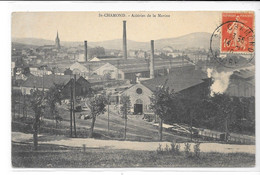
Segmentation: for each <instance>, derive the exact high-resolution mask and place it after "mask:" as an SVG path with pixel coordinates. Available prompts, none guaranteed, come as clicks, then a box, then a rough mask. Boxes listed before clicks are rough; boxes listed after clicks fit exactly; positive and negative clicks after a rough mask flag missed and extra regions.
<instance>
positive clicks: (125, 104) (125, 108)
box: [120, 95, 131, 139]
mask: <svg viewBox="0 0 260 175" xmlns="http://www.w3.org/2000/svg"><path fill="white" fill-rule="evenodd" d="M120 103H121V107H120V111H121V112H122V114H123V118H124V119H125V132H124V139H126V127H127V113H128V112H129V111H130V106H131V102H130V97H129V96H127V95H122V96H121V97H120Z"/></svg>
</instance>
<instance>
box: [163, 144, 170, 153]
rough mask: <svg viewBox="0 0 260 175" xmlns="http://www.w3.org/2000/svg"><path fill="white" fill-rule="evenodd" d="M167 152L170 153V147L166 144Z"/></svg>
mask: <svg viewBox="0 0 260 175" xmlns="http://www.w3.org/2000/svg"><path fill="white" fill-rule="evenodd" d="M164 150H165V152H170V148H169V146H168V145H167V144H166V146H165V149H164Z"/></svg>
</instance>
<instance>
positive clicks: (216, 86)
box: [207, 68, 233, 96]
mask: <svg viewBox="0 0 260 175" xmlns="http://www.w3.org/2000/svg"><path fill="white" fill-rule="evenodd" d="M207 73H208V77H209V78H212V80H213V84H212V85H211V87H210V95H211V96H213V94H214V93H221V94H222V93H224V92H225V91H226V90H227V88H228V85H229V78H230V75H232V73H233V71H229V72H224V71H223V72H217V71H216V70H213V69H210V68H208V69H207Z"/></svg>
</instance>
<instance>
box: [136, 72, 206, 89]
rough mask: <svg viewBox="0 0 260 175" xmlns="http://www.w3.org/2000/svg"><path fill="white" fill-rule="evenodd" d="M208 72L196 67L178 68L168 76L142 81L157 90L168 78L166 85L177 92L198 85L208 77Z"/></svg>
mask: <svg viewBox="0 0 260 175" xmlns="http://www.w3.org/2000/svg"><path fill="white" fill-rule="evenodd" d="M207 78H208V77H207V74H206V73H205V72H203V71H201V70H195V69H194V67H190V68H189V69H184V70H181V69H180V70H176V71H174V72H172V73H170V74H168V75H166V76H161V77H156V78H154V79H150V80H144V81H141V83H142V84H143V85H144V86H146V87H147V88H149V89H150V90H151V91H155V90H156V88H157V87H160V86H162V85H164V83H165V82H166V80H167V84H166V86H167V87H169V89H170V90H172V89H174V91H175V92H179V91H182V90H184V89H187V88H190V87H192V86H195V85H198V84H200V83H202V82H204V81H203V80H204V79H207Z"/></svg>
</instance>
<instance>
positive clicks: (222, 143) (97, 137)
mask: <svg viewBox="0 0 260 175" xmlns="http://www.w3.org/2000/svg"><path fill="white" fill-rule="evenodd" d="M255 22H256V20H255V12H254V11H248V10H244V11H241V10H240V11H33V12H29V11H26V12H21V11H14V12H12V14H11V72H10V73H11V81H10V82H11V116H10V117H11V155H10V156H11V164H12V167H13V168H14V169H16V168H47V169H48V168H254V167H255V166H256V137H255V136H256V127H255V126H256V115H255V110H256V109H255V50H256V49H255Z"/></svg>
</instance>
